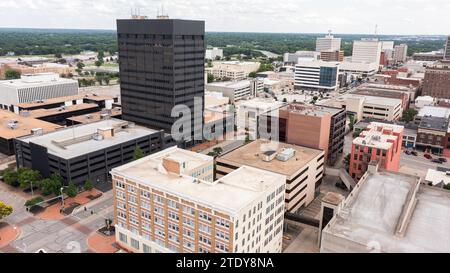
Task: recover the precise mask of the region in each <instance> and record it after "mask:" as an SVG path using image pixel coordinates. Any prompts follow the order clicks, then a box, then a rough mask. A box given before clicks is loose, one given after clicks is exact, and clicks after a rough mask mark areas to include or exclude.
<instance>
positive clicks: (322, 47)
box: [316, 33, 341, 52]
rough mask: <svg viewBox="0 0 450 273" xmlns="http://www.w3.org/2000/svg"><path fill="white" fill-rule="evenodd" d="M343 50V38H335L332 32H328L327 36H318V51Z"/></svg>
mask: <svg viewBox="0 0 450 273" xmlns="http://www.w3.org/2000/svg"><path fill="white" fill-rule="evenodd" d="M340 50H341V38H334V37H333V35H331V33H328V34H327V35H326V36H325V37H318V38H317V39H316V51H317V52H323V51H340Z"/></svg>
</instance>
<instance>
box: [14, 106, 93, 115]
mask: <svg viewBox="0 0 450 273" xmlns="http://www.w3.org/2000/svg"><path fill="white" fill-rule="evenodd" d="M93 108H98V105H97V104H94V103H81V104H76V105H70V106H64V107H58V108H52V109H36V110H31V111H22V112H21V114H22V113H23V114H25V115H29V116H30V117H33V118H44V117H49V116H54V115H59V114H62V113H70V112H75V111H81V110H88V109H93Z"/></svg>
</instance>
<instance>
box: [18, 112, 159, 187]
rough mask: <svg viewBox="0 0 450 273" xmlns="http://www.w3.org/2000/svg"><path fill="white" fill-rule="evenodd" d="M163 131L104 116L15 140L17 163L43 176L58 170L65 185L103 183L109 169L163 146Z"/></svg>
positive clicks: (105, 181) (107, 178) (105, 180)
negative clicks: (102, 118)
mask: <svg viewBox="0 0 450 273" xmlns="http://www.w3.org/2000/svg"><path fill="white" fill-rule="evenodd" d="M164 145H165V140H164V133H163V132H162V131H155V130H151V129H147V128H145V127H140V126H136V125H134V124H133V123H130V122H127V121H123V120H117V119H108V120H101V121H98V122H94V123H89V124H84V125H78V126H74V127H70V128H66V129H63V130H57V131H55V132H51V133H47V134H43V135H33V136H29V137H21V138H17V139H16V140H15V149H16V161H17V166H18V167H28V168H31V169H34V170H38V171H39V172H40V173H41V174H42V176H43V177H49V176H50V175H51V174H53V173H58V174H60V175H61V176H62V178H63V179H64V181H65V185H67V184H68V183H69V182H73V183H75V184H76V185H78V186H80V185H83V183H85V182H86V180H87V179H90V180H91V181H92V182H94V183H95V184H98V183H100V184H101V183H107V181H108V180H109V171H110V170H111V169H112V168H114V167H117V166H120V165H123V164H125V163H128V162H130V161H132V160H133V155H134V151H135V150H136V147H139V148H140V149H141V150H142V151H143V152H144V154H151V153H154V152H157V151H160V150H161V149H163V147H164Z"/></svg>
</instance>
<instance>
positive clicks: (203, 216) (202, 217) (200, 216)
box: [198, 211, 211, 221]
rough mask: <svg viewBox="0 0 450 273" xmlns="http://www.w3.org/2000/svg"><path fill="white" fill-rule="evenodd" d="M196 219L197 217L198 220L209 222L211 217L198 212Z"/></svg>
mask: <svg viewBox="0 0 450 273" xmlns="http://www.w3.org/2000/svg"><path fill="white" fill-rule="evenodd" d="M198 217H199V218H200V219H203V220H206V221H211V215H209V214H208V213H206V212H202V211H200V212H199V213H198Z"/></svg>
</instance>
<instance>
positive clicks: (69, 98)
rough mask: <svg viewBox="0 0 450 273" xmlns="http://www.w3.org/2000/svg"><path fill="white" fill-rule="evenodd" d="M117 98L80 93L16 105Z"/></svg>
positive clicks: (26, 105) (21, 106) (29, 106)
mask: <svg viewBox="0 0 450 273" xmlns="http://www.w3.org/2000/svg"><path fill="white" fill-rule="evenodd" d="M114 98H116V97H115V96H108V95H93V94H79V95H74V96H65V97H58V98H51V99H46V100H42V102H26V103H19V104H17V105H16V106H18V107H20V108H31V107H36V106H46V105H51V104H57V103H64V102H66V101H73V100H81V99H83V100H84V99H89V100H93V101H104V100H112V99H114Z"/></svg>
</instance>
